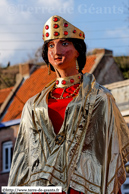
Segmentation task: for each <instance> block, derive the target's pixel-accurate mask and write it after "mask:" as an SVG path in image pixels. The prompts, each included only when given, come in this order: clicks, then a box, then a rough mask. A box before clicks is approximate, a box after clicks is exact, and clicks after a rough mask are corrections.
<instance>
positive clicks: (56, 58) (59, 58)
mask: <svg viewBox="0 0 129 194" xmlns="http://www.w3.org/2000/svg"><path fill="white" fill-rule="evenodd" d="M54 60H58V61H59V60H62V57H55V58H54Z"/></svg>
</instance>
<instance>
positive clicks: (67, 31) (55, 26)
mask: <svg viewBox="0 0 129 194" xmlns="http://www.w3.org/2000/svg"><path fill="white" fill-rule="evenodd" d="M58 38H78V39H82V40H84V39H85V34H84V32H83V31H81V30H80V29H78V28H77V27H75V26H73V25H72V24H71V23H69V22H68V21H66V20H65V19H63V18H62V17H60V16H57V15H55V16H52V17H51V18H49V19H48V20H47V22H46V23H45V25H44V28H43V40H44V41H46V40H51V39H58Z"/></svg>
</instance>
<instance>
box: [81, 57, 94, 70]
mask: <svg viewBox="0 0 129 194" xmlns="http://www.w3.org/2000/svg"><path fill="white" fill-rule="evenodd" d="M96 57H97V56H96V55H89V56H87V57H86V65H85V67H84V69H83V73H86V72H87V73H88V72H90V70H91V69H92V67H93V65H94V63H95V60H96Z"/></svg>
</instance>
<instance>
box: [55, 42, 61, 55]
mask: <svg viewBox="0 0 129 194" xmlns="http://www.w3.org/2000/svg"><path fill="white" fill-rule="evenodd" d="M54 52H55V55H60V54H61V45H60V43H56V44H55V46H54Z"/></svg>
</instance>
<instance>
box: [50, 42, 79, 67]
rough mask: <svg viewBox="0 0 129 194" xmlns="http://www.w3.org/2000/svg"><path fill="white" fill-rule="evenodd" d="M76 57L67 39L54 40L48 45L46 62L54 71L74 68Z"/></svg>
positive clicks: (76, 52) (74, 50) (71, 44)
mask: <svg viewBox="0 0 129 194" xmlns="http://www.w3.org/2000/svg"><path fill="white" fill-rule="evenodd" d="M78 56H79V53H78V51H77V50H76V49H75V48H74V45H73V43H72V42H69V41H68V40H67V39H54V40H52V41H50V42H49V43H48V60H49V62H50V63H51V64H52V66H53V67H54V69H58V70H59V69H64V70H65V69H67V68H70V69H71V68H72V67H73V68H75V66H76V59H77V57H78Z"/></svg>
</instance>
